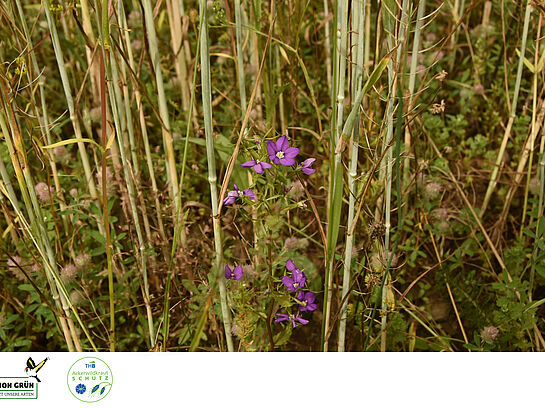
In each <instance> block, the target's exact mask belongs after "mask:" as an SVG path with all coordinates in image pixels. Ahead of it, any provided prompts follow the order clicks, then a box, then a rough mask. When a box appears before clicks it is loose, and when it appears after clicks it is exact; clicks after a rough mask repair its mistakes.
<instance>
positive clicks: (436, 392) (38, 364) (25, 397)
mask: <svg viewBox="0 0 545 408" xmlns="http://www.w3.org/2000/svg"><path fill="white" fill-rule="evenodd" d="M542 356H543V354H537V353H536V354H533V353H526V354H523V353H502V354H499V353H459V354H454V353H386V354H379V353H345V354H339V353H327V354H326V353H233V354H227V353H80V354H75V353H73V354H71V353H33V352H29V353H1V354H0V377H1V378H0V407H3V406H9V407H12V406H13V407H15V406H17V407H19V406H21V407H26V406H29V407H30V406H40V407H57V408H58V407H68V406H70V407H73V406H89V405H88V404H87V403H89V402H90V403H93V404H96V405H91V406H100V407H116V408H120V407H125V406H128V407H151V408H159V407H161V408H162V407H165V408H166V407H168V408H170V407H172V406H175V407H278V408H280V407H295V406H298V405H301V406H305V407H325V406H331V407H352V406H377V407H396V406H399V407H404V408H405V407H434V408H435V407H457V408H460V407H472V406H478V404H482V406H486V407H494V408H496V407H518V406H527V405H525V404H535V403H536V402H539V403H540V404H541V403H542V400H543V397H542V395H541V394H540V392H541V385H542V383H543V379H542V376H541V375H540V373H539V372H538V370H539V368H540V367H542V366H543V364H541V363H539V361H540V360H541V359H542V358H543V357H542ZM38 380H39V382H38ZM16 398H17V399H16ZM167 404H168V405H167ZM371 404H373V405H371ZM375 404H378V405H375Z"/></svg>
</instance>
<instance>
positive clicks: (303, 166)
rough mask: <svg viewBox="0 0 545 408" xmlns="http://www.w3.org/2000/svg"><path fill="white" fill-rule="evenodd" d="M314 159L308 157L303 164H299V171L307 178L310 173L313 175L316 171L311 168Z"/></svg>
mask: <svg viewBox="0 0 545 408" xmlns="http://www.w3.org/2000/svg"><path fill="white" fill-rule="evenodd" d="M315 161H316V159H315V158H314V157H310V158H308V159H306V160H305V161H304V162H303V163H301V171H302V172H303V173H305V174H306V175H307V176H310V175H311V174H312V173H314V172H315V171H316V170H315V169H313V168H312V163H314V162H315Z"/></svg>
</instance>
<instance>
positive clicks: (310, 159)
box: [301, 157, 316, 167]
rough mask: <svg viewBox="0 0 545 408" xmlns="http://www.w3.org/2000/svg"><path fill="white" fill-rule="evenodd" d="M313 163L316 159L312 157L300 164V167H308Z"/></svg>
mask: <svg viewBox="0 0 545 408" xmlns="http://www.w3.org/2000/svg"><path fill="white" fill-rule="evenodd" d="M315 161H316V159H315V158H314V157H309V158H308V159H306V160H305V161H304V162H303V163H301V166H303V167H310V166H312V163H314V162H315Z"/></svg>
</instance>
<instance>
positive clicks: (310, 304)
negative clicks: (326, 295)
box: [296, 291, 318, 312]
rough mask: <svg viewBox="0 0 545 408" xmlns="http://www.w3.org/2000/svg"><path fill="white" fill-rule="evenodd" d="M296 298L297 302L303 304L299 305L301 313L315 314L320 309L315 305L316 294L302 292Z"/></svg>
mask: <svg viewBox="0 0 545 408" xmlns="http://www.w3.org/2000/svg"><path fill="white" fill-rule="evenodd" d="M296 297H297V300H298V301H299V302H301V304H300V305H299V310H301V312H305V311H306V312H314V311H315V310H316V309H318V305H317V304H316V303H314V301H315V300H316V295H315V294H314V292H303V291H300V292H299V293H298V294H297V296H296Z"/></svg>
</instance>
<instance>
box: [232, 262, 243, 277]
mask: <svg viewBox="0 0 545 408" xmlns="http://www.w3.org/2000/svg"><path fill="white" fill-rule="evenodd" d="M243 274H244V271H243V270H242V266H240V265H237V266H235V269H234V270H233V275H235V280H239V279H240V278H242V275H243Z"/></svg>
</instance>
